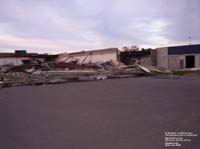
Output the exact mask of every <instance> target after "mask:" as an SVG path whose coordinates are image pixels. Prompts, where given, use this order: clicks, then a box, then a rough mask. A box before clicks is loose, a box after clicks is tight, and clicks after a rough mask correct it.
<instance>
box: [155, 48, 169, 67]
mask: <svg viewBox="0 0 200 149" xmlns="http://www.w3.org/2000/svg"><path fill="white" fill-rule="evenodd" d="M156 50H157V66H158V67H163V68H168V48H158V49H156Z"/></svg>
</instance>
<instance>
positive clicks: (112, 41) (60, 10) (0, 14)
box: [0, 0, 200, 53]
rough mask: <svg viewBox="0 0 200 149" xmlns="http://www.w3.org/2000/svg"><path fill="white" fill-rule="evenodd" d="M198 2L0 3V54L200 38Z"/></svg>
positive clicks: (162, 43)
mask: <svg viewBox="0 0 200 149" xmlns="http://www.w3.org/2000/svg"><path fill="white" fill-rule="evenodd" d="M199 7H200V2H199V1H198V0H193V1H189V0H176V1H172V0H162V1H160V0H148V1H146V0H107V1H106V0H84V1H82V0H57V1H56V0H43V1H33V0H32V1H31V0H23V1H20V0H15V1H13V0H2V1H1V5H0V49H8V50H9V49H11V50H14V49H19V48H20V49H21V48H22V49H27V50H29V51H31V52H34V51H37V52H53V53H58V52H63V51H73V50H74V51H77V50H83V49H97V48H105V47H116V46H117V47H123V46H129V45H132V44H137V45H139V46H140V47H156V46H167V45H171V44H180V43H187V42H188V36H191V37H192V40H193V42H195V43H197V42H198V41H199V38H200V34H199V24H200V19H199V17H200V10H199Z"/></svg>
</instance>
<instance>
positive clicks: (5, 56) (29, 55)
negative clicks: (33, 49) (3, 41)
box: [0, 53, 58, 58]
mask: <svg viewBox="0 0 200 149" xmlns="http://www.w3.org/2000/svg"><path fill="white" fill-rule="evenodd" d="M57 56H58V55H47V54H38V53H26V54H18V53H0V58H10V57H31V58H56V57H57Z"/></svg>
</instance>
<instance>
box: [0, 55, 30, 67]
mask: <svg viewBox="0 0 200 149" xmlns="http://www.w3.org/2000/svg"><path fill="white" fill-rule="evenodd" d="M25 59H29V58H25V57H19V58H18V57H6V58H0V66H2V65H6V64H11V63H12V64H14V65H16V66H19V65H21V64H22V60H25Z"/></svg>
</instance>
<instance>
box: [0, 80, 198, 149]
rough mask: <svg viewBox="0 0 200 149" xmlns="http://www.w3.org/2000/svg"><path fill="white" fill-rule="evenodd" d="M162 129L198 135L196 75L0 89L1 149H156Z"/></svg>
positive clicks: (189, 145)
mask: <svg viewBox="0 0 200 149" xmlns="http://www.w3.org/2000/svg"><path fill="white" fill-rule="evenodd" d="M168 131H172V132H182V131H183V132H193V133H197V134H199V135H200V77H188V78H183V79H154V78H129V79H119V80H105V81H98V82H82V83H67V84H58V85H48V86H29V87H14V88H6V89H3V90H0V148H1V149H162V148H166V147H165V141H164V139H165V136H164V135H165V132H168ZM168 148H172V149H174V148H173V147H168ZM177 148H180V147H177ZM182 148H183V149H199V148H200V137H194V138H191V142H183V143H182V147H181V149H182Z"/></svg>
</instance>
